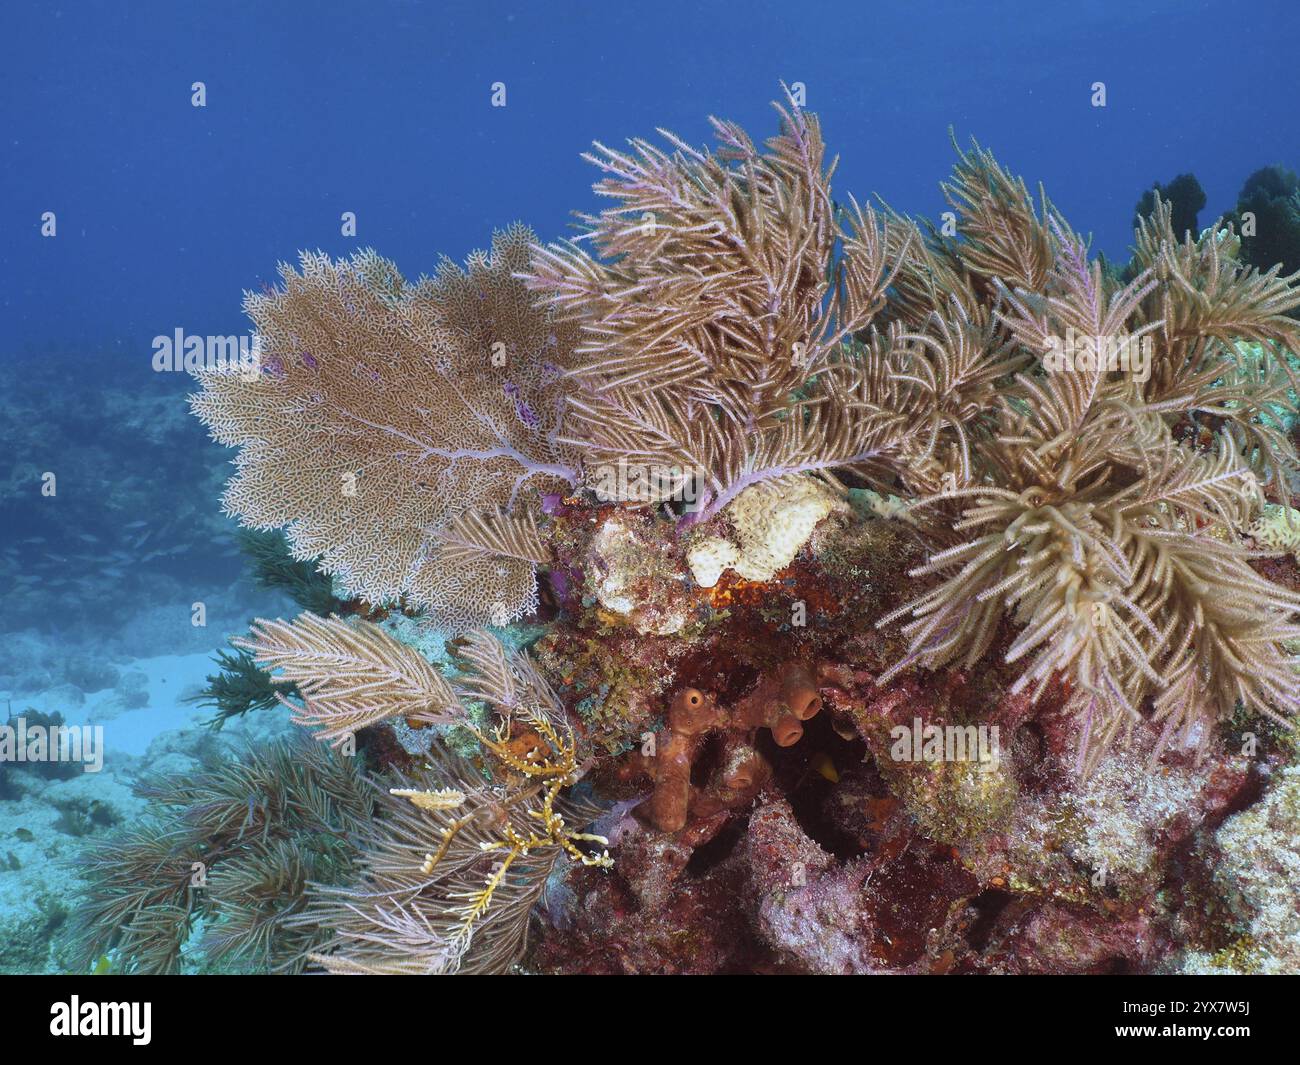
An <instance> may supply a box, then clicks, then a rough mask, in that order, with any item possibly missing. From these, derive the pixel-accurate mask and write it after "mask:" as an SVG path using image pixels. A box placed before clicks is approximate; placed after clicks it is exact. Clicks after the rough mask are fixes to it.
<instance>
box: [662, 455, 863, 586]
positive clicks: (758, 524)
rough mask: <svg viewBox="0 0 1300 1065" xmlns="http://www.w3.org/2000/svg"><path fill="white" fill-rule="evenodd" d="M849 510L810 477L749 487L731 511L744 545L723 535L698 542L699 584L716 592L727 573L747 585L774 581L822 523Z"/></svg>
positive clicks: (694, 554) (694, 564)
mask: <svg viewBox="0 0 1300 1065" xmlns="http://www.w3.org/2000/svg"><path fill="white" fill-rule="evenodd" d="M834 510H843V511H847V510H848V506H847V505H846V504H845V503H844V502H843V501H842V500H841V499H840V498H839V496H837V495H836V494H835V493H834V492H833V491H831V489H830V488H828V487H827V486H826V485H824V484H822V483H821V482H820V481H814V480H812V479H811V478H808V477H799V478H789V479H785V480H781V481H771V482H768V483H765V484H757V485H754V486H753V487H752V488H746V489H745V490H744V491H743V492H741V493H740V495H738V496H736V498H735V499H734V500H733V501H732V503H731V505H730V506H729V507H728V508H727V510H726V514H727V517H728V518H730V519H731V524H732V526H733V527H734V528H735V530H736V539H737V540H738V541H739V543H738V544H733V543H730V542H728V541H726V540H723V539H720V538H718V537H708V538H707V539H701V540H699V541H698V542H697V543H695V544H694V545H693V546H692V547H691V548H690V549H689V550H688V551H687V554H686V560H687V562H688V563H689V565H690V567H691V573H692V574H693V575H694V577H695V582H696V583H697V584H698V585H699V586H700V587H702V588H712V587H713V586H714V585H715V584H716V583H717V582H718V578H719V577H720V576H721V575H722V571H723V570H724V569H732V570H735V571H736V573H737V574H739V575H740V576H741V577H743V578H744V579H745V580H747V581H769V580H771V579H772V577H774V576H775V575H776V574H777V572H779V571H780V570H783V569H785V567H786V566H788V565H790V563H791V562H793V561H794V557H795V555H797V554H798V553H799V549H800V548H801V547H803V545H804V544H806V543H807V542H808V538H809V537H810V536H812V532H813V529H814V528H816V526H817V523H818V522H819V521H821V520H822V519H823V518H825V517H826V516H827V515H828V514H830V513H831V512H832V511H834Z"/></svg>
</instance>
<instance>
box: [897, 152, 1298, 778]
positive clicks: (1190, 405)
mask: <svg viewBox="0 0 1300 1065" xmlns="http://www.w3.org/2000/svg"><path fill="white" fill-rule="evenodd" d="M1017 187H1018V188H1020V189H1022V190H1023V186H1022V185H1021V186H1017V185H1016V184H1015V183H1013V182H1011V181H1010V179H1009V178H1007V177H1006V175H1005V174H1004V173H1003V172H1002V171H1001V170H1000V169H998V168H997V166H996V163H994V162H993V160H992V157H991V156H988V155H987V153H981V154H979V155H973V156H965V157H963V160H962V165H961V166H960V167H959V168H958V174H957V178H956V184H955V185H954V186H952V187H949V194H950V198H951V199H952V202H953V205H954V206H957V207H964V208H965V209H967V210H969V211H970V213H971V214H972V215H973V216H974V217H975V218H976V219H977V220H978V219H984V220H986V222H985V224H983V225H982V226H979V227H977V229H976V231H975V233H974V234H973V235H971V236H970V238H969V239H968V240H966V241H942V240H938V239H935V240H933V241H931V243H930V244H929V245H928V246H923V245H919V244H918V245H916V246H915V247H914V248H913V249H911V250H910V251H909V253H908V254H909V255H910V256H911V257H912V261H911V262H910V263H908V265H907V266H906V267H905V269H904V270H903V271H902V272H901V276H903V277H904V278H907V279H909V281H910V284H905V285H904V286H901V288H900V298H899V300H898V304H897V306H896V307H895V308H894V309H893V310H894V313H896V314H897V315H898V316H900V317H902V318H904V319H908V318H910V319H912V320H913V321H916V320H917V319H918V318H919V316H920V314H922V313H924V301H923V300H920V299H918V296H919V295H920V293H921V291H922V290H921V288H920V285H919V283H918V280H919V279H920V278H923V277H925V276H927V275H930V274H931V273H934V274H939V275H941V276H947V278H948V279H949V283H950V284H952V283H954V282H956V281H957V280H958V279H960V278H964V279H966V280H965V283H964V284H962V285H961V286H960V288H959V289H958V291H959V292H961V294H960V295H958V296H957V297H955V301H956V302H959V303H964V302H968V301H970V300H971V299H977V298H983V299H985V300H987V301H990V308H989V316H990V318H991V319H992V321H993V322H994V328H993V333H992V334H991V336H992V338H993V339H994V341H995V342H996V343H999V344H1008V345H1010V346H1012V347H1013V348H1014V350H1015V351H1017V352H1018V353H1020V354H1021V356H1022V357H1024V356H1027V357H1028V358H1029V362H1028V363H1027V364H1026V365H1025V366H1024V367H1023V368H1022V369H1021V370H1020V372H1018V373H1017V374H1015V375H1014V377H1013V378H1012V379H1011V380H1008V381H1006V382H1004V383H1003V386H1002V387H1001V388H1000V389H999V394H998V396H997V402H996V403H994V404H992V405H990V406H989V407H988V408H987V409H985V410H984V411H982V412H980V413H979V414H978V415H977V417H976V418H974V419H973V420H972V423H971V425H970V427H969V429H968V435H969V437H970V439H971V440H972V441H973V445H972V449H971V457H972V462H971V463H970V465H969V467H968V468H958V467H955V466H954V467H951V468H949V469H948V470H947V471H946V472H945V477H946V478H947V481H948V483H947V485H946V487H942V488H941V489H940V490H938V491H936V492H931V493H929V494H926V495H924V496H923V497H922V498H920V499H919V500H918V502H917V504H916V508H915V509H914V510H913V514H914V515H916V516H917V517H918V518H921V517H923V516H925V515H926V514H927V512H932V513H930V514H929V515H928V517H929V524H928V533H929V535H930V536H931V537H932V539H933V540H934V541H935V544H936V550H935V552H934V554H933V555H932V557H931V559H930V561H929V563H928V564H927V565H926V566H924V567H921V568H920V569H917V570H915V571H914V573H913V575H914V576H927V575H931V574H934V575H939V576H940V577H942V580H941V582H940V583H939V584H937V585H936V586H934V587H933V588H931V589H930V590H929V591H927V592H925V593H924V594H922V595H921V596H919V597H917V598H915V599H913V600H912V601H911V602H910V603H908V604H907V605H906V606H904V607H903V608H902V609H900V610H899V611H896V612H895V613H894V614H893V615H890V616H888V617H886V618H884V619H883V620H882V622H881V624H882V625H887V624H889V623H890V622H892V621H895V620H897V619H899V618H907V619H908V620H907V621H906V624H905V625H904V627H903V631H904V633H905V635H906V636H907V638H908V643H909V648H908V654H907V655H906V656H905V657H904V658H903V659H902V660H901V661H899V662H898V663H897V664H896V665H895V666H894V667H893V669H892V670H890V671H889V673H887V674H886V678H888V677H890V676H892V675H894V674H895V673H897V672H898V671H900V670H902V669H904V668H907V667H909V666H913V665H920V666H924V667H926V668H931V669H934V668H938V667H940V666H943V665H945V664H947V663H949V662H953V661H961V662H962V663H963V664H965V665H966V666H969V665H971V664H973V663H974V662H976V661H978V660H979V659H980V658H981V657H982V656H983V655H984V654H985V653H986V652H987V651H988V650H989V649H990V647H991V646H992V644H993V642H994V640H995V638H996V636H997V634H998V627H999V623H1000V622H1001V620H1002V618H1003V616H1004V615H1007V614H1009V615H1010V616H1011V617H1012V619H1013V621H1014V622H1015V624H1016V625H1017V627H1018V629H1019V635H1018V636H1017V637H1016V638H1015V639H1014V640H1013V642H1012V643H1011V645H1010V646H1009V648H1008V650H1007V652H1006V657H1007V660H1008V661H1009V662H1017V663H1020V662H1023V663H1024V671H1023V673H1022V674H1021V676H1020V679H1019V680H1018V682H1017V683H1016V685H1015V690H1020V689H1022V688H1029V689H1030V690H1031V691H1032V692H1033V694H1034V696H1035V698H1036V697H1037V696H1038V695H1039V694H1041V693H1042V692H1043V691H1044V690H1045V689H1046V688H1047V687H1048V686H1049V685H1050V684H1051V683H1053V682H1054V681H1060V682H1062V683H1063V684H1064V685H1065V686H1066V688H1067V689H1068V691H1069V693H1070V695H1069V699H1070V703H1071V705H1072V706H1073V708H1074V710H1075V711H1076V713H1077V714H1078V715H1079V716H1080V719H1081V720H1082V723H1083V729H1082V731H1083V738H1082V747H1081V752H1080V756H1081V764H1082V765H1083V766H1084V767H1085V768H1088V767H1091V766H1092V765H1094V764H1095V762H1096V759H1097V758H1098V757H1099V755H1100V754H1101V753H1102V752H1103V751H1104V750H1105V749H1106V748H1107V747H1108V746H1109V744H1110V743H1111V742H1113V740H1114V739H1115V738H1116V736H1117V735H1120V734H1122V733H1123V732H1124V731H1126V730H1127V729H1128V728H1130V727H1131V726H1132V725H1133V724H1134V723H1135V722H1137V721H1138V720H1140V719H1141V714H1142V707H1143V706H1144V704H1145V702H1146V700H1148V699H1153V711H1154V716H1155V718H1156V719H1157V720H1159V721H1162V722H1163V724H1164V733H1163V735H1162V736H1161V738H1160V741H1159V743H1158V744H1157V748H1156V752H1155V753H1156V754H1157V755H1158V754H1159V752H1160V750H1161V749H1163V747H1164V746H1166V745H1167V744H1169V743H1172V742H1175V741H1177V742H1179V743H1181V744H1182V745H1183V746H1191V747H1193V748H1196V749H1198V750H1200V751H1202V752H1203V751H1204V750H1205V749H1206V747H1207V745H1208V743H1209V741H1210V738H1211V735H1212V731H1213V723H1214V722H1215V721H1216V720H1217V719H1218V718H1221V717H1226V716H1229V715H1230V714H1231V713H1232V712H1233V709H1234V707H1235V706H1236V705H1237V703H1238V702H1240V703H1242V704H1244V705H1245V706H1246V707H1247V708H1248V709H1249V710H1252V711H1254V712H1256V713H1261V714H1265V715H1270V716H1280V715H1282V714H1285V713H1290V712H1293V711H1294V708H1295V707H1296V706H1297V705H1300V674H1298V673H1297V670H1296V665H1295V661H1294V657H1293V656H1292V655H1291V654H1290V653H1289V652H1288V651H1287V649H1286V646H1285V645H1286V642H1287V641H1288V640H1290V639H1292V638H1294V637H1295V636H1296V635H1297V633H1300V628H1298V627H1297V625H1296V615H1297V613H1300V596H1298V595H1296V594H1295V593H1293V592H1290V591H1288V590H1286V589H1285V588H1282V587H1280V586H1278V585H1275V584H1272V583H1271V582H1269V581H1268V580H1266V579H1264V578H1263V577H1261V576H1260V575H1259V574H1257V573H1256V572H1255V571H1254V570H1253V569H1252V568H1251V566H1250V564H1249V559H1250V557H1251V553H1250V551H1249V550H1248V548H1247V546H1246V544H1245V542H1244V541H1245V537H1246V535H1247V531H1248V528H1249V527H1250V525H1251V523H1252V522H1253V521H1254V520H1255V518H1256V517H1257V515H1258V514H1259V512H1260V509H1261V506H1262V504H1263V501H1264V489H1265V488H1266V487H1267V488H1270V489H1272V490H1274V491H1277V492H1281V493H1285V492H1287V491H1289V488H1288V484H1289V477H1290V475H1291V473H1292V472H1293V471H1294V470H1295V468H1296V454H1295V449H1294V446H1293V444H1292V443H1291V441H1290V439H1289V438H1288V437H1287V436H1286V434H1285V433H1284V432H1283V431H1282V424H1283V423H1282V417H1283V415H1285V414H1288V413H1294V410H1293V406H1292V405H1293V403H1294V396H1293V394H1288V391H1287V387H1288V385H1289V384H1291V383H1292V376H1291V372H1290V370H1289V367H1288V365H1287V363H1286V361H1285V358H1286V349H1288V348H1289V349H1290V350H1295V349H1296V347H1297V341H1300V333H1297V331H1296V327H1295V323H1294V322H1293V321H1292V320H1291V319H1289V318H1287V317H1286V316H1285V315H1286V312H1287V311H1288V310H1289V309H1291V308H1293V307H1295V306H1297V305H1300V291H1297V290H1296V288H1295V287H1294V285H1293V282H1294V280H1295V279H1294V278H1280V277H1278V276H1277V271H1276V270H1274V271H1272V272H1270V273H1267V274H1259V273H1257V272H1256V271H1254V270H1249V269H1246V268H1244V267H1242V266H1240V265H1239V264H1237V263H1236V262H1235V261H1234V260H1233V258H1232V254H1233V252H1234V251H1235V247H1236V240H1235V237H1233V235H1232V234H1231V232H1230V231H1225V232H1218V231H1215V230H1209V231H1207V232H1206V233H1205V234H1203V235H1202V236H1201V237H1200V238H1199V239H1197V240H1192V239H1191V238H1190V237H1189V238H1188V240H1186V241H1184V242H1182V243H1180V242H1178V241H1177V240H1176V239H1175V238H1174V236H1173V232H1172V229H1171V226H1170V215H1169V209H1168V205H1166V204H1158V207H1157V210H1156V213H1155V215H1154V216H1153V218H1152V219H1151V220H1150V221H1148V222H1144V223H1143V227H1142V229H1141V230H1140V231H1139V234H1138V256H1137V266H1138V272H1137V275H1136V276H1135V277H1134V278H1133V279H1132V280H1131V281H1129V282H1128V283H1127V284H1125V283H1122V282H1121V281H1119V280H1117V279H1115V278H1114V277H1112V276H1110V275H1109V274H1108V273H1107V272H1106V271H1104V270H1103V269H1102V267H1101V265H1100V264H1098V263H1095V262H1091V261H1090V260H1089V259H1088V256H1087V250H1086V245H1085V243H1084V242H1083V240H1082V239H1080V238H1079V237H1078V236H1076V235H1075V234H1074V233H1073V232H1071V231H1070V230H1069V228H1068V227H1067V226H1066V224H1065V223H1064V221H1063V220H1062V219H1060V218H1059V216H1057V215H1056V214H1055V213H1054V212H1053V211H1052V209H1051V208H1050V206H1049V205H1046V204H1045V205H1044V209H1043V213H1042V216H1041V217H1040V216H1039V215H1037V214H1036V213H1035V211H1034V208H1033V205H1032V203H1030V201H1029V199H1028V196H1027V195H1015V196H1012V195H1010V194H1009V193H1007V192H1006V190H1007V189H1014V188H1017ZM998 190H1003V191H1002V192H1001V193H999V191H998ZM990 200H995V201H996V202H994V203H990V202H988V201H990ZM999 212H1001V221H1000V222H998V223H997V224H994V223H993V222H992V221H991V220H992V219H995V218H998V217H999ZM927 260H931V261H932V263H933V271H932V270H931V262H928V261H927ZM995 271H1001V272H1002V273H1004V274H1005V275H1006V276H1007V277H1009V278H1012V279H1015V280H1016V281H1017V283H1015V284H1014V286H1013V285H1012V284H1010V283H1008V281H1006V280H1004V278H1003V276H1001V274H999V273H996V272H995ZM981 292H982V293H983V295H982V296H981ZM1071 340H1078V341H1080V342H1081V343H1082V344H1083V345H1085V346H1084V347H1083V348H1082V349H1079V350H1082V351H1083V354H1084V357H1083V358H1082V359H1080V358H1078V357H1077V356H1078V354H1079V351H1078V350H1073V351H1071V354H1070V361H1069V362H1068V363H1066V362H1062V356H1063V355H1064V354H1065V352H1066V351H1067V350H1069V349H1070V341H1071ZM1243 341H1246V342H1253V343H1254V344H1257V345H1259V349H1258V351H1252V352H1251V353H1250V354H1249V355H1246V354H1243V352H1242V351H1241V349H1240V348H1239V346H1238V345H1240V344H1241V343H1242V342H1243ZM1120 351H1123V352H1124V353H1125V354H1126V356H1127V357H1128V361H1127V362H1125V363H1123V364H1121V363H1120V362H1119V361H1118V358H1117V356H1118V353H1119V352H1120ZM1111 356H1116V357H1115V358H1112V357H1111ZM1139 363H1141V364H1144V365H1140V364H1139ZM1142 370H1145V371H1146V372H1145V373H1144V372H1141V371H1142ZM1187 419H1192V420H1193V421H1198V420H1199V426H1197V427H1199V430H1200V434H1201V437H1200V438H1198V439H1196V440H1193V441H1191V442H1182V441H1180V439H1179V438H1177V437H1176V436H1175V432H1174V430H1175V428H1176V427H1177V426H1178V425H1179V423H1180V422H1185V421H1186V420H1187ZM1184 435H1185V434H1184ZM903 479H904V480H905V481H906V476H904V477H903Z"/></svg>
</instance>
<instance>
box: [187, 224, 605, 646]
mask: <svg viewBox="0 0 1300 1065" xmlns="http://www.w3.org/2000/svg"><path fill="white" fill-rule="evenodd" d="M532 243H533V236H532V234H531V232H529V231H528V230H527V229H526V228H524V227H523V226H514V227H511V228H509V229H507V230H504V231H502V232H500V233H498V234H497V235H496V236H495V238H494V240H493V244H492V250H491V252H490V253H484V252H477V253H475V254H474V255H472V256H470V259H469V261H468V263H467V264H466V267H465V268H464V269H462V268H461V267H459V266H457V265H456V264H454V263H452V262H451V261H450V260H444V261H443V263H442V265H441V266H440V268H439V270H438V272H437V275H436V276H435V277H434V278H431V279H423V280H421V281H419V282H418V283H415V284H408V283H407V282H405V281H404V280H403V279H402V277H401V275H400V274H399V273H398V271H397V268H396V267H395V266H394V265H393V264H392V263H391V262H389V261H387V260H385V259H382V258H380V257H379V256H377V255H376V254H375V253H374V252H372V251H365V252H361V253H359V254H357V255H354V256H353V257H352V258H351V259H346V260H340V261H337V262H335V261H332V260H331V259H330V258H329V257H328V256H325V255H321V254H309V253H304V254H303V255H302V257H301V269H300V270H294V269H292V268H291V267H288V266H282V267H281V279H282V287H281V288H279V289H268V290H267V291H264V292H258V293H248V294H247V295H246V297H245V309H246V310H247V312H248V314H249V316H250V317H251V318H252V319H253V321H254V323H255V324H256V326H257V330H258V336H259V339H260V346H261V365H260V369H257V370H255V371H254V372H252V373H246V372H230V371H226V370H221V369H206V370H200V371H198V372H197V374H196V377H197V378H198V382H199V384H200V386H201V389H202V390H201V391H200V392H198V393H197V394H196V395H194V396H192V397H191V406H192V408H193V410H194V412H195V414H197V415H198V417H199V418H200V419H202V421H203V422H204V423H205V424H206V425H207V426H208V428H209V430H210V431H211V433H212V435H213V437H214V438H216V439H217V440H219V441H220V442H222V443H224V444H227V445H231V446H236V447H239V448H240V449H241V450H240V453H239V455H238V457H237V458H236V460H235V465H236V467H237V471H238V472H237V473H236V475H235V477H234V478H233V479H232V480H231V482H230V484H229V486H228V488H227V490H226V494H225V499H224V503H225V508H226V511H227V512H228V513H230V514H232V515H234V516H236V517H238V518H239V519H240V520H241V522H243V523H244V524H246V525H249V526H252V527H254V528H261V529H268V528H278V527H284V528H285V530H286V533H287V535H288V539H289V543H290V546H291V547H292V549H293V552H294V555H295V557H298V558H303V559H313V558H317V557H319V558H320V560H321V566H322V568H324V569H325V570H327V571H328V572H330V573H333V574H334V575H335V576H336V577H337V578H338V579H339V581H340V582H341V583H342V585H343V587H344V589H345V590H346V592H347V594H349V595H353V596H359V597H364V598H366V599H368V600H370V601H372V602H384V601H392V600H398V599H399V598H400V599H403V601H404V602H405V603H407V604H408V605H410V606H412V607H415V608H421V609H425V610H427V611H428V613H429V615H430V617H431V619H432V620H433V621H434V622H435V623H437V624H438V625H439V626H440V627H442V628H444V629H447V630H449V631H452V632H457V631H464V630H465V629H468V628H472V627H474V626H476V625H483V624H489V623H490V624H498V625H502V624H506V623H507V622H508V621H510V620H513V619H514V618H517V617H520V616H521V615H523V614H526V613H529V612H530V611H531V610H532V609H533V608H534V607H535V606H536V602H537V589H536V580H535V576H534V569H535V566H536V565H537V564H539V563H541V562H544V561H546V560H547V559H548V558H549V554H548V551H547V548H546V546H545V544H544V543H543V541H542V540H541V538H540V537H539V535H538V533H537V527H536V518H537V515H538V509H539V502H540V496H541V494H542V493H543V492H547V491H560V490H564V489H565V488H567V487H568V486H569V485H570V484H572V483H575V482H576V481H577V480H578V478H579V474H578V472H577V467H578V455H577V453H576V452H575V451H574V450H573V448H572V447H571V446H570V445H568V444H566V443H564V442H563V441H561V440H560V439H559V419H560V405H561V402H562V398H563V393H564V389H565V386H564V383H563V373H564V370H565V368H566V366H567V364H568V361H569V359H570V357H571V350H572V347H573V342H574V333H573V330H572V329H571V328H570V327H567V326H565V325H563V324H561V323H557V322H553V321H551V320H550V317H549V316H548V315H547V314H546V313H545V312H544V311H541V310H539V309H538V308H536V307H535V306H534V305H533V303H532V301H531V299H530V298H529V296H528V294H527V293H526V292H525V291H524V288H523V285H522V283H521V282H519V281H517V280H515V278H514V277H513V276H512V275H513V274H514V273H515V272H516V271H518V270H520V269H523V268H524V267H525V266H526V265H527V262H528V256H529V253H530V249H531V246H532Z"/></svg>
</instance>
